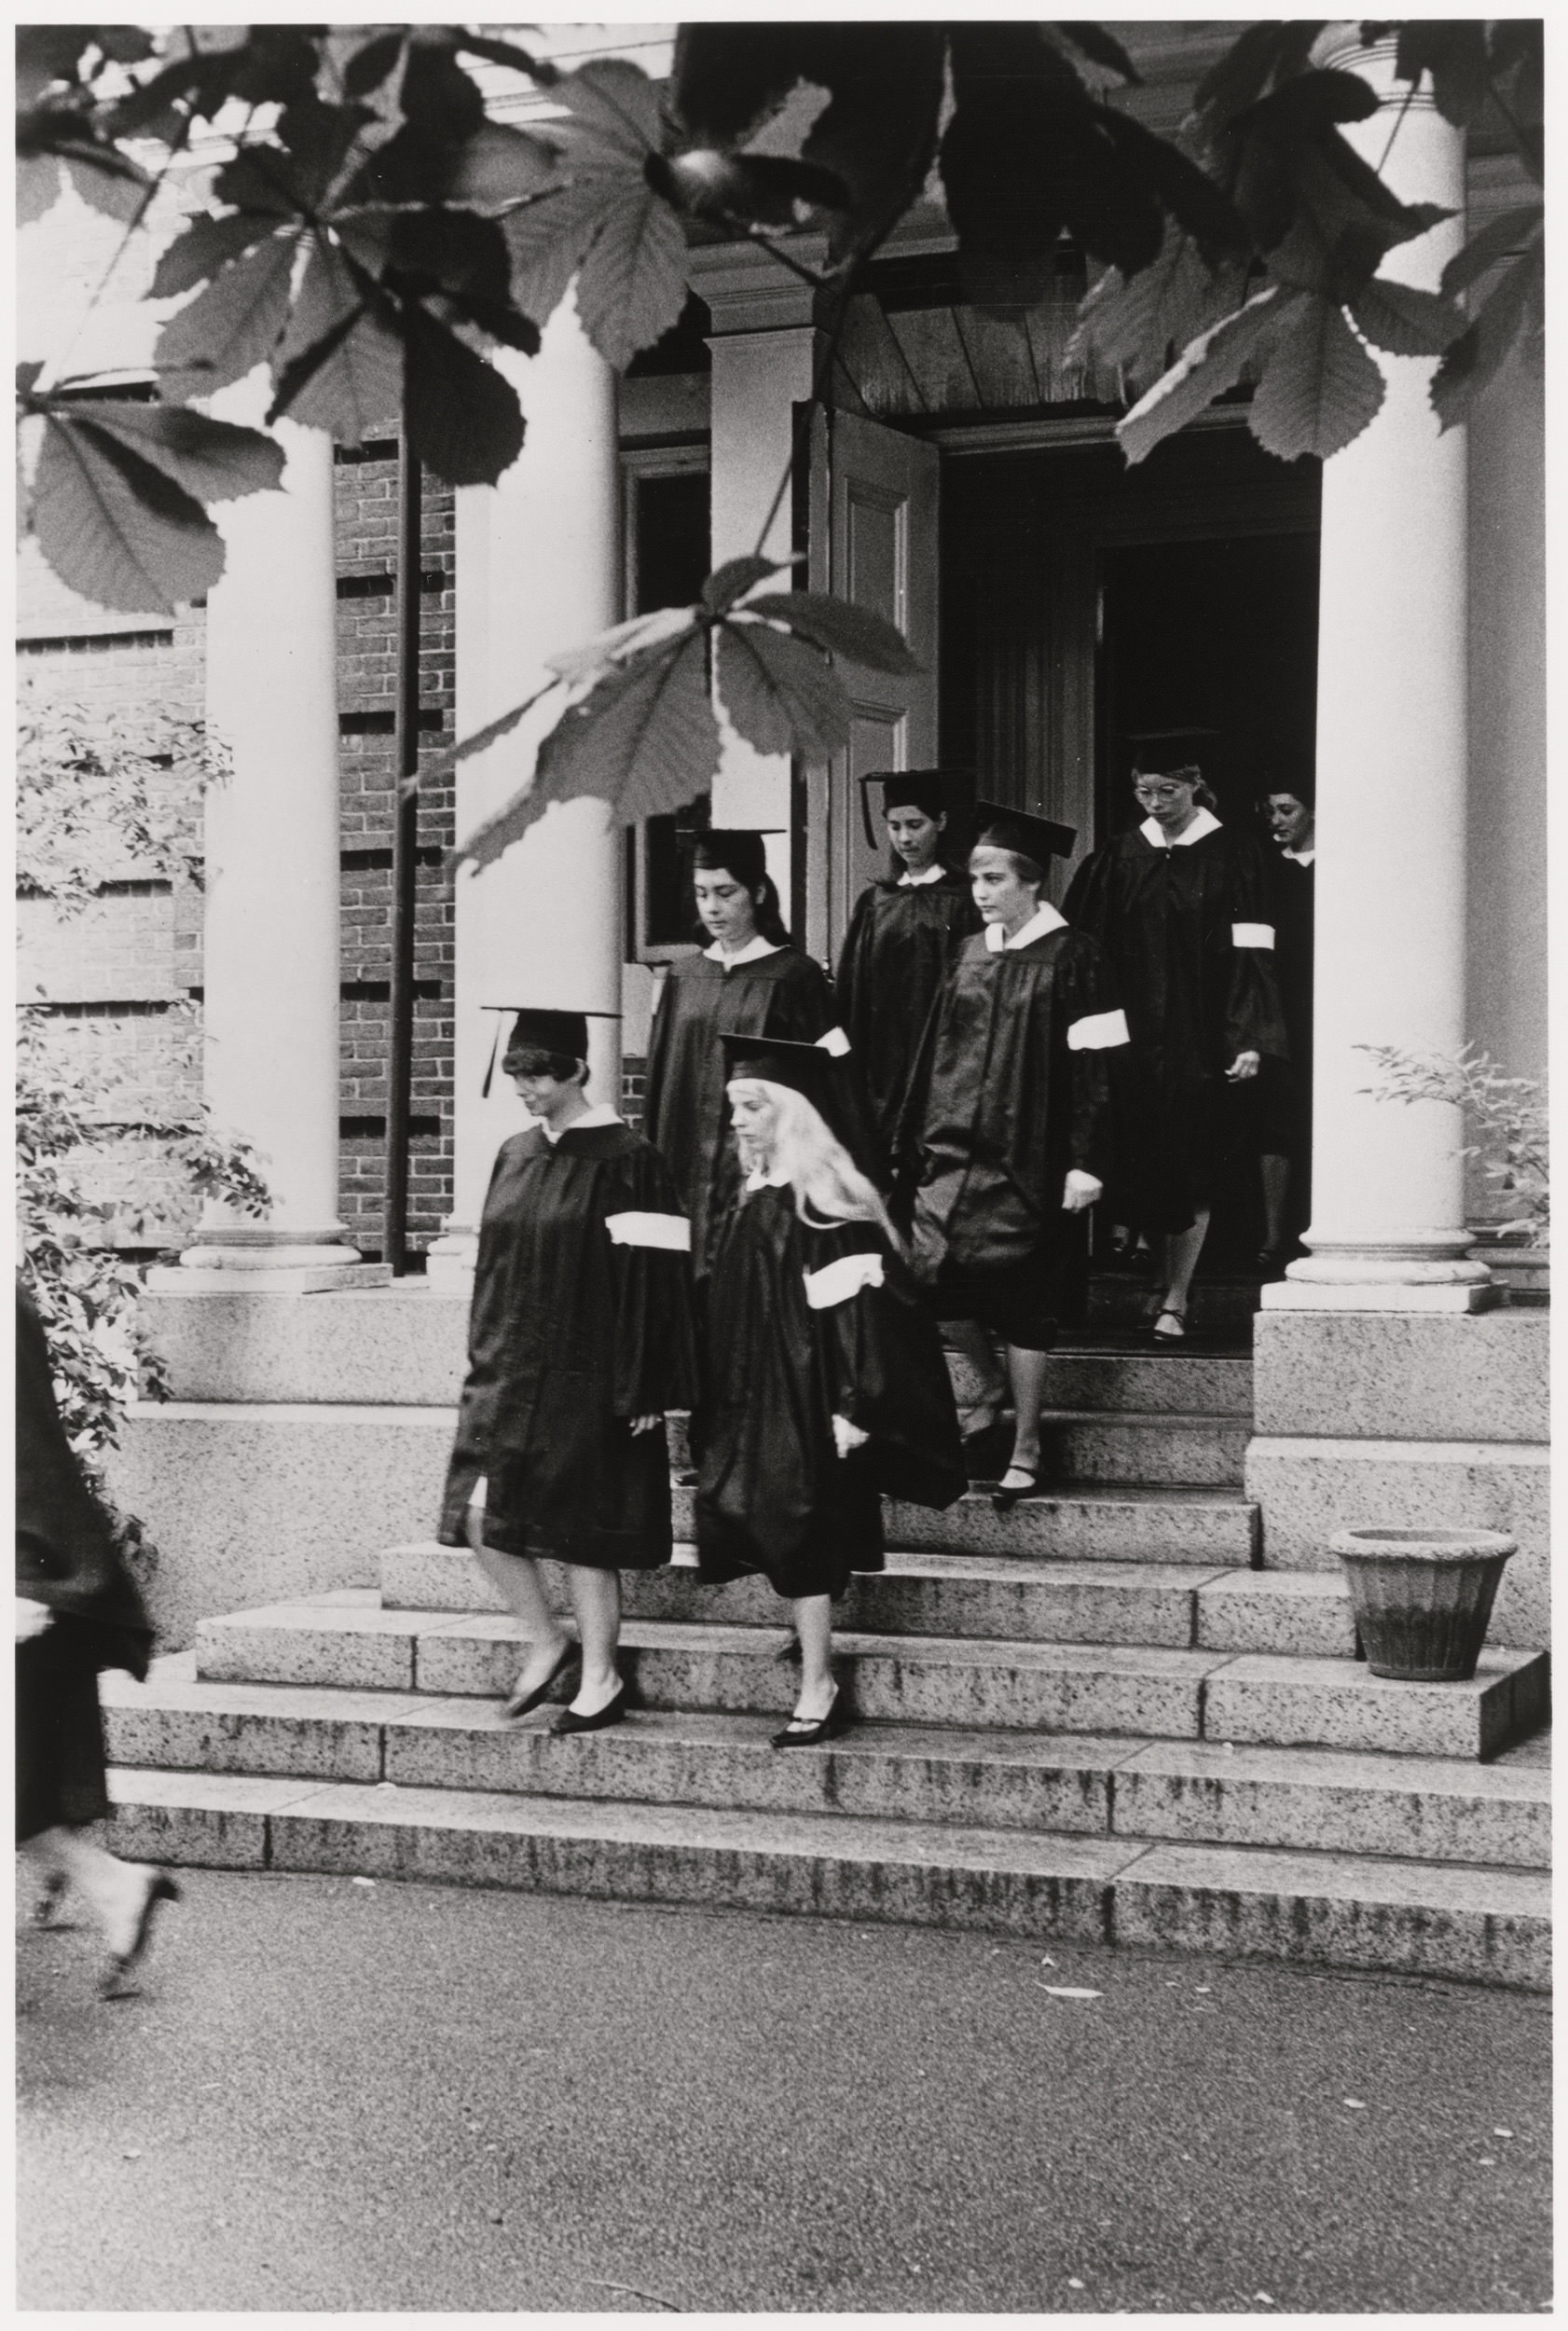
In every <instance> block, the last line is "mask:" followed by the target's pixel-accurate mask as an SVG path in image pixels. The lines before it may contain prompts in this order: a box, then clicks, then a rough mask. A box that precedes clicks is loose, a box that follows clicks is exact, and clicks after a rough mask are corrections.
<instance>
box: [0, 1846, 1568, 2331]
mask: <svg viewBox="0 0 1568 2331" xmlns="http://www.w3.org/2000/svg"><path fill="white" fill-rule="evenodd" d="M184 1883H185V1886H186V1899H185V1901H184V1903H182V1904H179V1905H176V1906H174V1907H173V1908H172V1909H171V1910H169V1911H168V1912H167V1913H166V1915H165V1918H164V1922H163V1924H162V1926H161V1928H160V1930H159V1933H158V1939H157V1943H156V1947H155V1951H154V1954H153V1959H152V1962H151V1965H150V1966H149V1970H148V1974H147V1978H146V1982H145V1989H144V1994H143V1996H142V1997H140V1998H139V1999H135V2000H127V2001H122V2002H118V2003H115V2004H110V2005H105V2004H101V2003H100V2002H99V2001H98V2000H97V1999H96V1998H95V1996H94V1993H93V1982H92V1978H93V1971H94V1967H95V1965H96V1958H95V1953H94V1951H93V1947H92V1943H91V1939H90V1938H89V1936H87V1935H86V1934H84V1933H62V1934H44V1933H37V1932H34V1931H33V1930H31V1929H30V1928H25V1927H24V1928H22V1929H21V1931H20V1932H19V1938H18V1958H19V1977H20V1989H21V2024H20V2039H19V2057H18V2069H19V2080H20V2099H21V2101H20V2105H19V2117H18V2162H19V2172H18V2190H19V2201H18V2251H19V2286H18V2300H19V2304H20V2305H21V2307H23V2308H26V2309H42V2310H61V2309H113V2310H195V2309H213V2310H225V2311H248V2310H264V2309H265V2310H304V2311H345V2310H380V2309H400V2310H410V2309H421V2310H437V2311H443V2312H447V2311H468V2310H486V2311H488V2310H508V2311H516V2310H566V2311H571V2312H583V2313H589V2312H602V2311H611V2312H613V2311H622V2310H624V2311H629V2312H639V2313H653V2312H663V2311H667V2310H685V2311H695V2312H712V2311H717V2310H732V2309H734V2310H788V2311H803V2310H804V2311H817V2310H822V2311H839V2310H843V2311H873V2312H879V2311H894V2312H900V2313H903V2312H950V2311H965V2312H970V2311H982V2312H989V2311H1008V2312H1011V2311H1018V2310H1029V2311H1036V2310H1038V2311H1044V2312H1051V2313H1058V2312H1064V2313H1065V2312H1072V2311H1075V2310H1078V2311H1083V2312H1086V2313H1098V2312H1108V2311H1113V2310H1135V2311H1143V2310H1156V2311H1170V2312H1196V2311H1205V2312H1206V2311H1213V2312H1219V2313H1256V2314H1267V2313H1295V2312H1305V2311H1309V2310H1311V2311H1333V2312H1339V2311H1363V2310H1365V2311H1377V2312H1386V2311H1391V2310H1398V2311H1407V2310H1408V2311H1410V2312H1422V2313H1424V2312H1443V2313H1450V2312H1455V2313H1457V2312H1469V2311H1479V2310H1487V2311H1501V2312H1526V2311H1533V2310H1539V2309H1544V2308H1545V2307H1546V2306H1547V2304H1548V2301H1549V2283H1548V2261H1549V2205H1550V2186H1549V2166H1548V2151H1547V2145H1548V2113H1549V2103H1550V2077H1549V2063H1548V2052H1547V2051H1548V2045H1549V2038H1550V2017H1549V2006H1548V2003H1547V2001H1546V2000H1544V1999H1540V1998H1534V1997H1528V1996H1520V1995H1517V1994H1509V1993H1497V1992H1485V1991H1478V1990H1470V1989H1466V1988H1465V1987H1464V1986H1461V1985H1458V1984H1452V1983H1443V1982H1429V1981H1420V1980H1411V1979H1398V1978H1379V1977H1351V1976H1329V1975H1320V1974H1315V1973H1307V1972H1303V1971H1300V1970H1296V1969H1290V1968H1283V1967H1272V1966H1259V1965H1225V1964H1219V1963H1216V1962H1213V1961H1204V1960H1194V1959H1188V1958H1174V1957H1172V1958H1165V1957H1156V1956H1152V1955H1144V1954H1135V1953H1133V1952H1111V1951H1099V1950H1094V1949H1092V1948H1088V1947H1084V1946H1068V1945H1054V1946H1047V1945H1041V1944H1025V1943H1018V1942H1002V1941H998V1940H996V1939H995V1938H988V1937H980V1936H972V1935H947V1934H938V1933H930V1932H926V1931H923V1930H922V1931H911V1930H909V1929H906V1928H902V1927H896V1926H882V1927H876V1926H869V1927H868V1926H864V1925H848V1924H832V1923H827V1922H823V1923H820V1924H816V1923H812V1922H810V1921H807V1920H804V1919H800V1920H795V1919H769V1918H763V1917H757V1916H752V1915H750V1914H749V1913H741V1912H736V1913H727V1912H724V1911H722V1910H668V1909H648V1908H642V1907H626V1906H621V1905H617V1904H614V1903H607V1902H588V1901H581V1900H575V1899H557V1898H552V1897H546V1896H524V1895H509V1894H503V1893H477V1892H472V1893H471V1892H466V1891H461V1890H456V1889H443V1888H438V1887H433V1886H423V1885H395V1884H390V1883H378V1884H375V1885H366V1884H364V1883H356V1882H355V1881H352V1880H350V1879H337V1878H309V1877H305V1878H296V1877H286V1876H281V1875H265V1876H236V1875H229V1874H226V1873H222V1872H217V1871H193V1872H190V1873H187V1874H186V1875H185V1878H184ZM24 1907H25V1905H24ZM1076 1991H1083V1992H1088V1993H1093V1994H1094V1995H1093V1996H1090V1997H1079V1996H1074V1995H1071V1994H1072V1993H1074V1992H1076Z"/></svg>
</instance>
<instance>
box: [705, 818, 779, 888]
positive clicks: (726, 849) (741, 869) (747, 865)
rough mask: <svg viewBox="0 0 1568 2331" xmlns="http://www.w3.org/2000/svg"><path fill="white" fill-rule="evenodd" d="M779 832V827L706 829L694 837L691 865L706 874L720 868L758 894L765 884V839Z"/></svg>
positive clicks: (714, 827) (717, 827)
mask: <svg viewBox="0 0 1568 2331" xmlns="http://www.w3.org/2000/svg"><path fill="white" fill-rule="evenodd" d="M782 832H783V828H782V827H781V826H758V827H751V826H740V825H729V826H709V827H708V831H707V832H706V833H705V834H698V835H697V837H696V848H695V850H694V851H693V853H692V863H693V865H694V866H705V867H707V868H708V870H709V871H711V870H712V869H713V868H714V867H717V866H722V868H723V870H724V872H725V873H726V874H729V875H734V876H735V878H736V881H737V882H743V883H744V884H745V885H746V888H747V889H748V890H758V889H759V888H760V887H761V886H762V884H763V883H764V882H765V881H766V880H767V850H766V848H765V847H764V836H765V835H767V834H773V833H782Z"/></svg>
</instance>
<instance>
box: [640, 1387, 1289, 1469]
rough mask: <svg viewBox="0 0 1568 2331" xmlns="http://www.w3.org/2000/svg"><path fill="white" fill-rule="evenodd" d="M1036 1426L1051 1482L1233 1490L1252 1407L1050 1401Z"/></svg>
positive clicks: (678, 1449) (681, 1429) (685, 1462)
mask: <svg viewBox="0 0 1568 2331" xmlns="http://www.w3.org/2000/svg"><path fill="white" fill-rule="evenodd" d="M1040 1428H1041V1441H1040V1446H1041V1451H1042V1454H1043V1455H1044V1458H1045V1463H1046V1468H1047V1476H1048V1479H1049V1480H1051V1481H1052V1482H1053V1483H1057V1482H1059V1483H1064V1484H1066V1485H1068V1486H1073V1485H1077V1484H1079V1483H1085V1484H1092V1483H1100V1482H1134V1483H1138V1484H1139V1485H1140V1486H1144V1487H1155V1486H1158V1485H1159V1484H1161V1483H1172V1484H1174V1485H1175V1486H1176V1487H1178V1488H1183V1489H1204V1488H1232V1489H1233V1488H1237V1487H1239V1486H1240V1483H1241V1480H1242V1474H1243V1470H1244V1468H1245V1459H1246V1449H1247V1443H1248V1441H1250V1440H1251V1438H1252V1417H1251V1413H1250V1410H1247V1411H1245V1412H1242V1413H1237V1412H1234V1411H1226V1412H1223V1413H1209V1412H1205V1411H1198V1412H1195V1413H1186V1412H1184V1411H1182V1410H1180V1409H1176V1408H1155V1409H1150V1410H1148V1411H1143V1410H1139V1409H1137V1408H1135V1407H1132V1406H1129V1405H1122V1406H1121V1407H1120V1408H1115V1409H1111V1408H1100V1407H1085V1408H1077V1407H1068V1406H1064V1407H1055V1406H1052V1404H1051V1402H1050V1400H1047V1401H1046V1402H1045V1404H1044V1405H1042V1407H1041V1409H1040ZM669 1461H670V1463H671V1465H672V1466H674V1467H675V1468H676V1469H682V1468H687V1467H689V1465H690V1463H691V1447H690V1442H689V1441H688V1438H687V1433H686V1420H685V1419H684V1418H679V1417H678V1418H673V1419H672V1420H671V1429H670V1436H669Z"/></svg>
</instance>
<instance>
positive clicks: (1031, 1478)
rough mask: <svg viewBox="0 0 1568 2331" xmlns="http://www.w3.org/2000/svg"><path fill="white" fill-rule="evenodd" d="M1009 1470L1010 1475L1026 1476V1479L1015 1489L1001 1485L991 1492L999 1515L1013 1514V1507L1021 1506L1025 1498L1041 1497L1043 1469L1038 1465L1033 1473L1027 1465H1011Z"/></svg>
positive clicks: (992, 1501)
mask: <svg viewBox="0 0 1568 2331" xmlns="http://www.w3.org/2000/svg"><path fill="white" fill-rule="evenodd" d="M1008 1471H1009V1472H1010V1473H1022V1474H1024V1476H1025V1479H1024V1481H1023V1482H1022V1483H1020V1484H1019V1485H1018V1486H1017V1487H1015V1488H1011V1489H1010V1488H1009V1487H1008V1486H1007V1485H1006V1484H1005V1483H1001V1484H999V1485H998V1486H997V1488H996V1489H994V1490H993V1491H992V1492H991V1503H992V1504H993V1505H994V1506H995V1508H996V1509H997V1512H998V1513H1011V1511H1012V1509H1013V1507H1014V1506H1016V1505H1021V1504H1022V1503H1023V1501H1024V1499H1025V1497H1038V1496H1039V1485H1040V1474H1041V1471H1042V1468H1041V1467H1039V1466H1038V1465H1037V1466H1036V1467H1035V1469H1034V1471H1033V1472H1030V1470H1029V1469H1028V1467H1027V1466H1026V1465H1010V1466H1009V1467H1008Z"/></svg>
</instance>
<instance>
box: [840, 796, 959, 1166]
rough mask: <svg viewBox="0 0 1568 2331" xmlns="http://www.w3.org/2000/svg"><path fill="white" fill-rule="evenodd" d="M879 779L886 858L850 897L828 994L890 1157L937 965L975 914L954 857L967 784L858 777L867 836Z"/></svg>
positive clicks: (943, 964)
mask: <svg viewBox="0 0 1568 2331" xmlns="http://www.w3.org/2000/svg"><path fill="white" fill-rule="evenodd" d="M873 785H880V786H881V788H882V814H883V819H884V821H885V823H886V825H887V841H888V845H889V848H890V850H891V862H890V864H889V867H888V871H887V875H886V876H884V877H883V878H882V879H881V880H879V881H876V882H873V883H870V884H868V886H867V888H866V889H865V890H862V891H861V893H860V897H859V899H858V900H857V901H856V903H855V911H854V914H853V915H852V916H851V917H850V920H849V929H848V931H847V932H846V936H845V941H844V946H843V950H842V952H841V953H840V956H839V959H838V978H837V981H836V983H835V987H834V993H835V995H836V997H837V999H838V1008H839V1010H840V1012H841V1013H842V1014H843V1015H844V1027H845V1031H846V1034H847V1036H848V1038H849V1041H850V1043H851V1044H852V1046H853V1047H854V1058H855V1060H856V1063H857V1065H858V1067H859V1069H860V1083H861V1086H862V1088H863V1090H864V1092H865V1095H866V1098H867V1100H868V1102H869V1104H870V1110H871V1116H872V1121H873V1127H874V1131H875V1134H876V1138H877V1143H878V1147H879V1150H880V1152H881V1155H882V1157H883V1158H884V1159H886V1160H888V1161H890V1160H891V1157H892V1153H893V1147H894V1143H895V1140H896V1138H897V1134H898V1121H899V1112H900V1110H901V1108H902V1105H903V1097H904V1093H905V1090H906V1088H907V1086H908V1083H909V1080H910V1076H911V1073H912V1072H913V1070H914V1068H915V1057H916V1055H917V1054H918V1053H919V1050H920V1039H921V1037H922V1036H923V1035H924V1033H925V1029H926V1022H927V1020H928V1018H929V1016H930V1010H931V1005H932V1004H933V1003H934V1001H935V1000H936V993H937V989H938V988H939V987H940V986H942V974H943V973H944V972H945V971H946V970H947V967H948V965H949V964H950V963H951V962H952V961H953V960H954V959H955V957H956V955H957V953H958V950H959V948H960V947H961V946H962V945H963V944H964V941H965V940H966V939H967V938H968V937H969V936H970V932H971V931H978V930H979V929H980V915H979V912H978V910H977V908H976V906H975V903H974V900H973V898H972V896H971V895H970V879H969V876H968V874H967V873H965V872H964V871H963V869H962V867H961V865H960V866H958V867H955V865H954V863H953V860H952V856H951V852H952V848H953V841H954V834H953V823H954V821H955V819H956V818H958V817H959V816H960V815H961V814H962V813H963V811H964V809H965V808H966V807H967V805H968V803H969V799H970V792H971V784H970V778H969V777H968V775H967V774H966V773H965V772H964V771H962V770H956V769H905V770H902V771H897V772H894V773H891V774H887V773H884V772H879V773H878V774H877V775H875V776H873V777H863V778H861V779H860V792H861V805H862V814H863V816H864V819H865V826H866V839H867V840H868V842H869V841H870V839H871V805H870V794H871V789H872V787H873Z"/></svg>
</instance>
